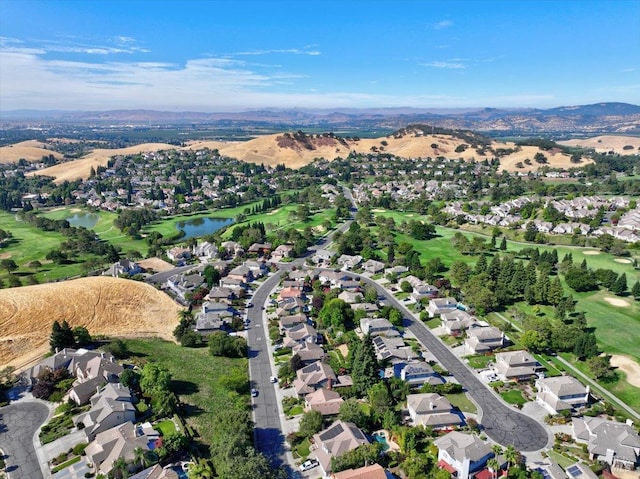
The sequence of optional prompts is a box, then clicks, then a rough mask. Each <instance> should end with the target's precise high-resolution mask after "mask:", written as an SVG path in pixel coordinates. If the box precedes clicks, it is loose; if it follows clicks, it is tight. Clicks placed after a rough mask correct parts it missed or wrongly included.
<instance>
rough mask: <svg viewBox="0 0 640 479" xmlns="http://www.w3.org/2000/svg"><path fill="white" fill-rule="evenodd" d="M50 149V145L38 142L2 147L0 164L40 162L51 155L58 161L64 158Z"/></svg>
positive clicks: (0, 148) (32, 141)
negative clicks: (21, 161)
mask: <svg viewBox="0 0 640 479" xmlns="http://www.w3.org/2000/svg"><path fill="white" fill-rule="evenodd" d="M48 148H50V145H48V144H46V143H42V142H40V141H36V140H29V141H22V142H20V143H15V144H13V145H8V146H2V147H0V164H5V163H15V162H17V161H20V160H26V161H30V162H31V161H40V160H42V157H43V156H49V155H53V156H54V157H55V158H56V159H57V160H59V159H61V158H62V154H60V153H58V152H56V151H51V150H50V149H48Z"/></svg>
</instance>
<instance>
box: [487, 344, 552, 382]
mask: <svg viewBox="0 0 640 479" xmlns="http://www.w3.org/2000/svg"><path fill="white" fill-rule="evenodd" d="M493 369H494V370H495V372H496V374H497V375H498V377H499V378H500V379H502V380H503V381H527V380H529V379H531V378H532V377H533V376H535V375H536V374H537V373H539V372H541V371H542V370H543V369H544V368H543V367H542V365H541V364H540V363H539V362H538V361H537V360H536V358H534V357H533V356H532V355H531V354H530V353H529V352H528V351H508V352H505V353H497V354H496V362H495V365H494V367H493Z"/></svg>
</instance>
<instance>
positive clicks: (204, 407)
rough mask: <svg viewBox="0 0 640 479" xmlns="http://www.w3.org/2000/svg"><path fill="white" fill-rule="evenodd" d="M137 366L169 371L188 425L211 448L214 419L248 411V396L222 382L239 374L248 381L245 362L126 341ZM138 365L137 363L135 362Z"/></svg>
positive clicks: (158, 343) (204, 351)
mask: <svg viewBox="0 0 640 479" xmlns="http://www.w3.org/2000/svg"><path fill="white" fill-rule="evenodd" d="M124 341H125V343H126V345H127V347H128V348H129V350H130V351H131V353H132V356H133V357H134V360H135V358H136V357H137V360H136V361H137V362H140V361H153V362H155V363H157V364H158V365H160V366H163V367H165V368H167V369H168V370H169V372H170V373H171V375H172V378H173V387H174V390H175V391H176V393H177V395H178V398H179V400H180V402H182V403H184V404H185V405H186V406H185V410H186V414H185V416H186V417H185V419H186V421H187V424H188V425H189V426H191V427H192V428H194V429H195V430H196V431H197V432H198V434H199V435H200V436H201V439H202V441H203V443H205V444H210V443H211V440H212V439H213V438H214V437H215V436H216V431H215V426H214V422H215V418H216V416H217V415H220V414H225V413H226V412H227V411H230V410H233V409H241V410H246V409H247V408H248V405H249V398H248V392H247V394H242V395H241V394H238V393H235V392H230V391H229V390H227V389H226V388H225V387H224V386H223V385H222V384H221V381H220V379H221V378H222V377H224V376H226V375H229V374H235V373H238V372H239V373H240V374H244V375H245V376H247V385H248V384H249V377H248V372H247V360H246V359H229V358H223V357H213V356H210V355H209V351H208V349H207V348H200V349H191V348H183V347H181V346H179V345H177V344H174V343H170V342H168V341H163V340H161V339H125V340H124ZM134 362H135V361H134Z"/></svg>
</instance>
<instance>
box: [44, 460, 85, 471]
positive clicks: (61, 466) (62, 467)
mask: <svg viewBox="0 0 640 479" xmlns="http://www.w3.org/2000/svg"><path fill="white" fill-rule="evenodd" d="M80 459H82V457H81V456H76V457H74V458H73V459H69V460H68V461H67V462H63V463H62V464H59V465H57V466H56V467H54V468H53V469H51V473H52V474H55V473H56V472H59V471H62V470H63V469H66V468H67V467H69V466H71V465H72V464H75V463H76V462H80Z"/></svg>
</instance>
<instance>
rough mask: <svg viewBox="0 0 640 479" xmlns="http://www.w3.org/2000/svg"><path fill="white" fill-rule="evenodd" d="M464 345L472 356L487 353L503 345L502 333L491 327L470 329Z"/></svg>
mask: <svg viewBox="0 0 640 479" xmlns="http://www.w3.org/2000/svg"><path fill="white" fill-rule="evenodd" d="M465 345H466V347H467V348H468V349H469V350H470V351H471V352H472V353H474V354H482V353H488V352H489V351H492V350H494V349H496V348H501V347H502V346H503V345H504V333H503V332H502V331H500V330H499V329H498V328H496V327H493V326H484V327H476V328H471V329H469V330H468V331H467V339H465Z"/></svg>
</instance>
